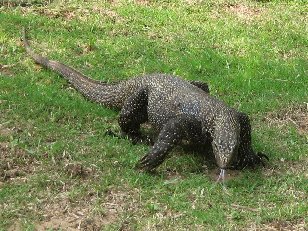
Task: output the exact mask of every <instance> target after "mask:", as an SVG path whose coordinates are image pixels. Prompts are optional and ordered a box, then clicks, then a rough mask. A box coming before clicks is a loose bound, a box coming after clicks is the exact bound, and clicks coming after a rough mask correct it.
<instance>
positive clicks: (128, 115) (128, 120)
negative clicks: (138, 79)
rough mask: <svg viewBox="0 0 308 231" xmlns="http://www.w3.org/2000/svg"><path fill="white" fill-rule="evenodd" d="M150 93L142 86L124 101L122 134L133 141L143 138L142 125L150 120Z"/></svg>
mask: <svg viewBox="0 0 308 231" xmlns="http://www.w3.org/2000/svg"><path fill="white" fill-rule="evenodd" d="M147 106H148V93H147V89H146V88H140V89H139V90H138V91H137V92H135V93H134V94H133V95H131V96H130V97H129V98H128V99H127V100H126V101H125V103H124V105H123V107H122V109H121V112H120V117H119V120H118V121H119V125H120V127H121V131H122V136H128V137H129V138H130V139H131V140H132V141H133V143H137V142H139V141H140V140H141V133H140V125H141V124H142V123H145V122H146V121H147V120H148V113H147Z"/></svg>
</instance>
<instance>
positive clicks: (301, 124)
mask: <svg viewBox="0 0 308 231" xmlns="http://www.w3.org/2000/svg"><path fill="white" fill-rule="evenodd" d="M265 121H267V122H268V123H269V125H270V126H278V127H279V128H283V127H285V126H286V125H289V124H293V125H294V126H295V127H296V129H297V131H298V132H299V134H301V135H306V134H308V103H304V104H302V105H300V106H291V107H288V108H286V109H284V110H282V111H279V112H270V113H268V115H267V116H266V117H265Z"/></svg>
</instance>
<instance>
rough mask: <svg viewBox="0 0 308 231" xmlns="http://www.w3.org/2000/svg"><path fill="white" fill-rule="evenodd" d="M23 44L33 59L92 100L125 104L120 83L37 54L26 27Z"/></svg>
mask: <svg viewBox="0 0 308 231" xmlns="http://www.w3.org/2000/svg"><path fill="white" fill-rule="evenodd" d="M22 34H23V36H22V37H23V39H22V40H23V44H24V47H25V49H26V52H27V53H28V54H29V55H30V56H31V57H32V59H33V60H34V61H35V62H36V63H38V64H40V65H42V66H43V67H46V68H48V69H51V70H53V71H55V72H57V73H58V74H60V75H62V76H63V77H64V78H65V79H67V80H68V81H69V82H70V83H71V84H72V85H73V87H74V88H75V89H77V90H78V91H80V92H81V93H82V94H83V95H84V96H85V97H86V98H88V99H90V100H91V101H94V102H97V103H100V104H103V105H105V106H107V107H113V108H120V107H121V106H122V104H123V101H124V100H125V99H123V96H122V94H121V92H123V89H122V88H123V86H122V84H121V83H119V84H108V83H105V82H102V81H98V80H94V79H91V78H89V77H87V76H85V75H83V74H82V73H80V72H78V71H77V70H75V69H73V68H71V67H69V66H67V65H65V64H63V63H60V62H58V61H54V60H50V59H48V58H47V57H44V56H42V55H39V54H36V53H35V52H34V51H33V50H32V48H31V47H30V43H29V41H28V39H27V35H26V29H25V28H23V33H22Z"/></svg>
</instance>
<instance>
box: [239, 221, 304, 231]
mask: <svg viewBox="0 0 308 231" xmlns="http://www.w3.org/2000/svg"><path fill="white" fill-rule="evenodd" d="M243 230H248V231H250V230H253V231H261V230H262V231H263V230H264V231H287V230H294V231H295V230H296V231H305V230H307V226H306V223H305V220H304V219H298V220H293V221H282V220H279V221H273V222H270V223H267V224H262V225H256V224H254V225H251V226H250V227H249V228H247V229H243Z"/></svg>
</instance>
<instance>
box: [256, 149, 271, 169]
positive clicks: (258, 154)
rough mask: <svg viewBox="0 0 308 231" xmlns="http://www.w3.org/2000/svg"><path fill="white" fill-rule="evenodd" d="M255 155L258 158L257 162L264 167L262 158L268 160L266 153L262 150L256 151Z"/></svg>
mask: <svg viewBox="0 0 308 231" xmlns="http://www.w3.org/2000/svg"><path fill="white" fill-rule="evenodd" d="M257 157H258V158H259V160H258V162H259V163H261V164H262V166H263V167H265V161H264V159H265V160H267V161H269V158H268V156H267V155H266V154H264V153H262V152H258V153H257Z"/></svg>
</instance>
